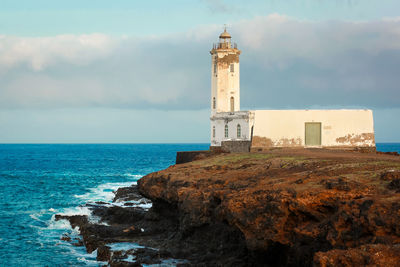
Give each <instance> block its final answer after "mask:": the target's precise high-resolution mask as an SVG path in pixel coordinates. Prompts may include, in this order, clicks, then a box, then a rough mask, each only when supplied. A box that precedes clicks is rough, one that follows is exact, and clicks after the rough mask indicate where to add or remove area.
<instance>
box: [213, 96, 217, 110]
mask: <svg viewBox="0 0 400 267" xmlns="http://www.w3.org/2000/svg"><path fill="white" fill-rule="evenodd" d="M216 108H217V100H216V99H215V97H213V109H216Z"/></svg>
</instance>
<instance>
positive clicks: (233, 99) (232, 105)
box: [231, 96, 235, 112]
mask: <svg viewBox="0 0 400 267" xmlns="http://www.w3.org/2000/svg"><path fill="white" fill-rule="evenodd" d="M234 111H235V98H234V97H233V96H231V112H234Z"/></svg>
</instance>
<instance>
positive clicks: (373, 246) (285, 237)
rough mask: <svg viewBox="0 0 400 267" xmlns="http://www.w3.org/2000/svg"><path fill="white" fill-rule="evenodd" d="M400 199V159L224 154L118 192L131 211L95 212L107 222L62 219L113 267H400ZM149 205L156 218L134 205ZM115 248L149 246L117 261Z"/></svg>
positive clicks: (120, 254) (99, 208)
mask: <svg viewBox="0 0 400 267" xmlns="http://www.w3.org/2000/svg"><path fill="white" fill-rule="evenodd" d="M399 192H400V158H399V157H398V156H395V155H388V154H379V155H378V154H375V153H355V152H338V151H325V150H293V149H292V150H273V151H270V152H268V153H238V154H233V153H232V154H219V155H217V154H216V155H214V156H211V157H207V158H202V159H197V160H196V161H192V162H188V163H184V164H179V165H174V166H171V167H169V168H167V169H165V170H162V171H159V172H155V173H151V174H149V175H146V176H145V177H143V178H142V179H140V180H139V181H138V186H137V187H136V186H132V187H128V188H121V189H119V190H118V191H117V192H116V198H115V199H114V201H115V202H119V201H128V202H127V203H126V204H125V205H124V206H121V205H119V206H118V205H117V206H113V205H103V204H102V203H96V205H93V204H92V205H88V206H89V208H90V209H91V210H92V213H93V215H95V216H97V217H98V218H99V221H98V222H93V220H90V219H88V218H87V217H86V216H69V217H68V216H67V217H66V216H64V217H63V216H57V217H56V218H57V219H68V220H69V221H70V222H71V225H72V226H73V227H77V226H78V227H79V229H80V232H81V234H82V236H83V240H82V241H80V242H79V241H78V242H77V244H80V243H83V244H84V245H85V246H86V248H87V250H88V252H91V251H94V250H96V249H97V258H98V260H102V261H108V263H109V264H110V265H111V266H129V265H131V266H140V265H141V264H159V263H162V264H173V265H178V266H187V265H196V266H313V265H314V266H360V265H370V266H399V265H400V256H399V255H400V253H399V252H400V224H399V221H400V193H399ZM143 197H145V198H143ZM149 200H151V201H152V203H153V206H152V208H151V209H150V210H146V209H143V208H140V207H137V206H130V205H129V203H130V202H131V201H136V202H140V203H148V202H149ZM62 239H63V240H66V241H70V242H72V241H71V240H69V239H68V237H67V236H63V237H62ZM116 242H134V243H137V244H139V245H141V246H140V247H135V248H132V249H125V250H118V251H116V250H115V249H112V245H111V244H113V243H116ZM130 259H135V261H134V263H133V262H132V261H129V260H130ZM177 259H178V260H177Z"/></svg>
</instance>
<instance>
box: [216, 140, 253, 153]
mask: <svg viewBox="0 0 400 267" xmlns="http://www.w3.org/2000/svg"><path fill="white" fill-rule="evenodd" d="M250 145H251V141H222V142H221V149H222V151H224V152H250Z"/></svg>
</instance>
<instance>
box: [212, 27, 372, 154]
mask: <svg viewBox="0 0 400 267" xmlns="http://www.w3.org/2000/svg"><path fill="white" fill-rule="evenodd" d="M210 53H211V62H212V64H211V103H210V104H211V117H210V120H211V149H215V148H218V147H221V146H222V147H223V148H225V149H228V150H231V151H243V150H244V149H243V148H244V147H246V146H247V148H246V149H245V150H249V149H250V148H251V150H253V151H254V150H255V151H259V150H265V149H270V148H273V147H330V148H367V149H372V150H373V149H375V137H374V136H375V135H374V125H373V115H372V111H371V110H251V111H241V110H240V65H239V56H240V53H241V51H240V50H238V49H237V46H236V44H234V43H232V42H231V36H230V34H229V33H227V32H226V29H225V31H224V32H223V33H222V34H221V35H220V36H219V42H218V43H217V44H214V46H213V49H212V50H211V51H210ZM239 141H240V142H239ZM246 144H247V145H246Z"/></svg>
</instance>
